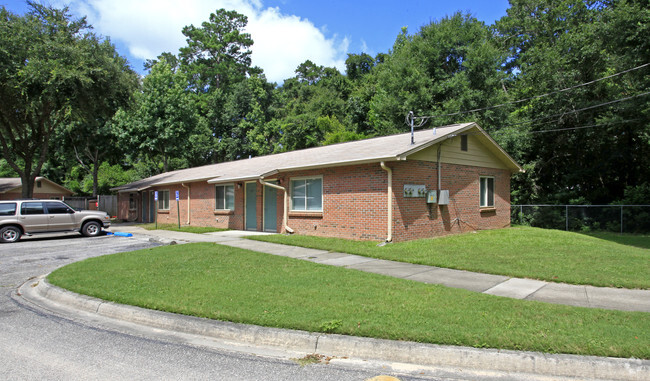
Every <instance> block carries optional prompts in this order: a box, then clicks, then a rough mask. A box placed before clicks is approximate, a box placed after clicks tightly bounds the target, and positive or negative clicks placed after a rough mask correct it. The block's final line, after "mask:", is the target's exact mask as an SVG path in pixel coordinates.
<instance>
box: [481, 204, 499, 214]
mask: <svg viewBox="0 0 650 381" xmlns="http://www.w3.org/2000/svg"><path fill="white" fill-rule="evenodd" d="M496 211H497V208H495V207H493V206H489V207H481V213H492V212H496Z"/></svg>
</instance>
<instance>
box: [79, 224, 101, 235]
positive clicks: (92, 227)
mask: <svg viewBox="0 0 650 381" xmlns="http://www.w3.org/2000/svg"><path fill="white" fill-rule="evenodd" d="M101 232H102V228H101V226H100V225H99V223H98V222H96V221H90V222H86V223H85V224H84V226H82V227H81V234H83V235H85V236H86V237H95V236H98V235H99V233H101Z"/></svg>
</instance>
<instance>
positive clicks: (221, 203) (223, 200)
mask: <svg viewBox="0 0 650 381" xmlns="http://www.w3.org/2000/svg"><path fill="white" fill-rule="evenodd" d="M214 194H215V196H214V198H215V206H214V208H215V209H216V210H234V209H235V186H234V185H233V184H227V185H217V186H216V187H215V191H214Z"/></svg>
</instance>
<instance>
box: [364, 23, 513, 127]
mask: <svg viewBox="0 0 650 381" xmlns="http://www.w3.org/2000/svg"><path fill="white" fill-rule="evenodd" d="M504 61H505V54H504V52H503V50H502V49H500V48H499V47H498V45H497V43H496V39H494V36H493V33H492V32H491V31H490V29H489V28H488V27H487V26H486V25H485V24H483V23H482V22H480V21H478V20H477V19H475V18H473V17H471V16H470V15H463V14H461V13H456V14H454V15H453V16H450V17H446V18H443V19H442V20H440V21H439V22H433V23H431V24H429V25H425V26H423V27H422V28H421V29H420V31H419V32H418V33H417V34H415V35H412V36H411V35H408V34H407V31H406V29H403V30H402V32H401V33H400V34H399V35H398V36H397V39H396V41H395V44H394V46H393V50H392V51H391V52H390V55H389V56H387V57H384V62H383V63H380V64H378V65H376V66H375V67H374V69H373V70H372V72H371V75H370V77H371V78H370V80H371V81H372V82H373V85H374V86H375V92H374V94H373V95H372V98H371V99H370V101H369V111H368V121H369V123H370V125H371V126H372V129H373V131H372V133H373V134H378V135H385V134H390V133H396V132H399V131H403V130H405V129H406V128H407V126H405V125H404V117H405V116H406V115H407V114H408V112H409V111H413V112H415V113H416V115H429V116H430V115H433V116H436V115H439V117H438V118H436V119H435V122H432V123H433V124H436V125H440V124H448V123H455V122H461V121H467V120H471V121H477V122H479V123H480V124H481V125H482V126H483V127H485V128H487V129H488V130H490V129H495V128H497V126H499V125H500V124H501V123H503V121H504V120H505V119H506V118H507V112H505V111H502V110H498V109H497V110H495V111H492V112H488V113H483V114H478V115H462V116H460V117H444V116H442V115H443V114H448V113H454V112H458V111H463V110H471V109H476V108H483V107H486V106H490V105H493V104H499V103H502V102H503V101H505V100H507V94H506V93H505V92H504V91H503V89H502V82H503V81H504V80H505V79H506V78H507V75H506V73H504V72H503V71H502V70H500V69H501V65H502V64H503V62H504Z"/></svg>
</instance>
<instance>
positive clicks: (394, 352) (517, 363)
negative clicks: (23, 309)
mask: <svg viewBox="0 0 650 381" xmlns="http://www.w3.org/2000/svg"><path fill="white" fill-rule="evenodd" d="M18 295H20V296H21V297H23V298H25V299H27V300H29V301H31V302H32V303H35V304H37V305H43V304H45V305H54V306H56V305H62V306H64V307H68V308H72V309H75V310H78V311H84V312H87V313H91V314H96V315H99V316H102V317H106V318H111V319H117V320H120V321H126V322H130V323H135V324H141V325H146V326H149V327H152V328H157V329H163V330H171V331H176V332H183V333H188V334H195V335H201V336H206V337H210V338H215V339H220V340H226V341H233V342H237V343H242V344H249V345H255V346H264V347H270V348H275V349H285V350H292V351H296V352H304V353H319V354H323V355H327V356H333V357H339V358H341V357H351V358H362V359H367V360H377V361H390V362H400V363H407V364H416V365H421V366H438V367H454V368H456V367H458V368H463V369H468V370H473V371H496V372H508V373H520V374H535V375H538V376H539V375H541V376H549V377H576V378H581V379H601V380H633V381H637V380H638V381H641V380H649V379H650V361H648V360H640V359H619V358H607V357H595V356H576V355H555V354H545V353H538V352H518V351H507V350H495V349H475V348H466V347H456V346H443V345H434V344H422V343H414V342H403V341H391V340H381V339H371V338H363V337H352V336H343V335H334V334H320V333H310V332H305V331H297V330H286V329H277V328H266V327H259V326H254V325H246V324H237V323H230V322H222V321H216V320H210V319H203V318H197V317H191V316H185V315H178V314H173V313H168V312H161V311H153V310H147V309H144V308H139V307H133V306H127V305H121V304H117V303H112V302H106V301H103V300H100V299H96V298H92V297H89V296H84V295H79V294H75V293H73V292H70V291H67V290H64V289H61V288H59V287H56V286H53V285H51V284H49V283H48V282H47V280H46V279H45V276H42V277H39V278H37V279H32V280H30V281H28V282H26V283H24V284H23V285H22V286H20V287H19V289H18Z"/></svg>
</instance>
